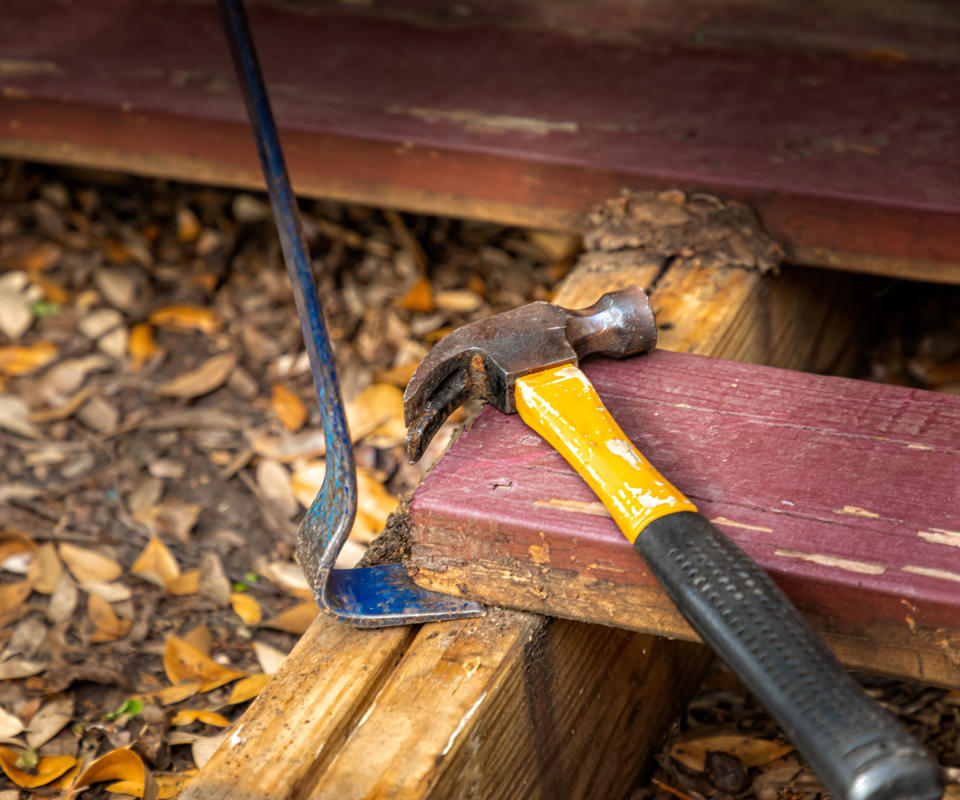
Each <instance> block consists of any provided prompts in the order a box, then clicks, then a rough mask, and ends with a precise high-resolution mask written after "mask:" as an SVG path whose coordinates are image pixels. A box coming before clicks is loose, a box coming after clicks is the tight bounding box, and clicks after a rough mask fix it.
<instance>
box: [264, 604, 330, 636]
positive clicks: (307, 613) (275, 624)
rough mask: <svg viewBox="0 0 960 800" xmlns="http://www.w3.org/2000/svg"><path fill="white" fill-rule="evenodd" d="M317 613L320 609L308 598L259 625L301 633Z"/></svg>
mask: <svg viewBox="0 0 960 800" xmlns="http://www.w3.org/2000/svg"><path fill="white" fill-rule="evenodd" d="M319 613H320V609H319V608H317V604H316V603H314V602H313V601H312V600H310V601H308V602H306V603H298V604H297V605H295V606H293V607H292V608H288V609H287V610H286V611H283V612H281V613H279V614H277V616H275V617H274V618H273V619H268V620H267V621H266V622H263V623H261V625H262V627H264V628H276V629H277V630H280V631H286V632H287V633H296V634H301V633H304V632H306V630H307V628H309V627H310V623H312V622H313V621H314V619H316V617H317V615H318V614H319Z"/></svg>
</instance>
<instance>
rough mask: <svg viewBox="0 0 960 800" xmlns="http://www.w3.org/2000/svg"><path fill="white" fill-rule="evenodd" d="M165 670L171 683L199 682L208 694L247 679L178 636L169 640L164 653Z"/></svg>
mask: <svg viewBox="0 0 960 800" xmlns="http://www.w3.org/2000/svg"><path fill="white" fill-rule="evenodd" d="M163 669H164V671H165V672H166V673H167V678H169V679H170V683H172V684H179V683H184V682H189V681H199V682H200V691H201V692H208V691H210V690H211V689H216V688H217V687H218V686H223V685H224V684H225V683H230V682H231V681H235V680H237V679H238V678H244V677H246V674H247V673H245V672H241V671H240V670H237V669H230V668H229V667H224V666H222V665H220V664H218V663H217V662H216V661H214V660H213V659H211V658H210V657H209V656H207V655H206V654H205V653H203V652H201V651H200V650H198V649H197V648H196V647H194V646H193V645H191V644H189V643H188V642H185V641H184V640H183V639H180V638H178V637H176V636H171V637H169V638H168V639H167V643H166V646H165V648H164V651H163Z"/></svg>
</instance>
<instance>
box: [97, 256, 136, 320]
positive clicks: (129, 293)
mask: <svg viewBox="0 0 960 800" xmlns="http://www.w3.org/2000/svg"><path fill="white" fill-rule="evenodd" d="M93 282H94V285H95V286H96V287H97V289H98V290H99V291H100V294H101V295H103V297H104V299H105V300H106V301H107V302H108V303H109V304H110V305H112V306H115V307H117V308H119V309H121V310H123V311H129V310H130V309H131V308H132V307H133V305H134V302H135V300H136V293H137V282H136V280H134V276H133V274H131V272H130V270H128V269H116V268H113V267H100V268H99V269H96V270H94V271H93Z"/></svg>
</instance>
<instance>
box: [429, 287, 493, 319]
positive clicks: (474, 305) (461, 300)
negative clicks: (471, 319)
mask: <svg viewBox="0 0 960 800" xmlns="http://www.w3.org/2000/svg"><path fill="white" fill-rule="evenodd" d="M434 304H435V305H436V307H437V308H439V309H440V310H441V311H447V312H450V313H453V314H466V313H469V312H471V311H476V310H477V309H478V308H480V306H482V305H483V298H482V297H481V296H480V295H478V294H477V293H476V292H471V291H470V290H469V289H455V290H448V291H443V292H437V293H436V295H434Z"/></svg>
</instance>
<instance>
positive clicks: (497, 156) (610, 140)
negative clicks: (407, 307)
mask: <svg viewBox="0 0 960 800" xmlns="http://www.w3.org/2000/svg"><path fill="white" fill-rule="evenodd" d="M251 17H252V24H253V29H254V32H255V36H256V39H257V44H258V47H259V49H260V53H261V57H262V61H263V64H264V71H265V74H266V76H267V80H268V82H269V84H270V90H271V94H272V100H273V103H274V105H275V108H276V113H277V117H278V120H279V124H280V126H281V129H282V131H283V135H284V144H285V147H286V150H287V155H288V161H289V162H290V166H291V172H292V174H293V175H294V177H295V181H296V183H297V189H298V191H299V192H301V193H303V194H307V195H312V196H321V197H334V198H340V199H345V200H352V201H359V202H366V203H371V204H376V205H378V206H384V205H391V206H396V207H398V208H406V209H410V210H419V211H428V212H432V213H440V214H455V215H459V216H472V217H481V218H486V219H491V220H498V221H502V222H506V223H511V224H521V225H526V226H542V227H550V228H576V227H579V226H580V224H581V222H582V218H583V215H584V214H585V212H586V211H587V210H588V209H589V208H590V207H591V206H592V205H593V204H595V203H597V202H601V201H603V200H605V199H607V198H609V197H615V196H617V195H618V194H620V192H621V191H623V190H630V191H636V190H649V189H664V188H668V187H679V188H681V189H684V190H686V191H693V192H699V191H708V192H711V193H714V194H720V195H724V196H732V197H737V198H740V199H742V200H745V201H746V202H748V204H749V205H750V206H751V207H753V208H754V209H755V210H756V212H757V213H758V215H759V217H760V221H761V223H762V225H763V227H764V228H765V229H766V230H767V231H769V232H770V234H771V235H772V236H773V237H774V238H775V239H776V240H777V241H778V242H780V243H781V244H782V245H784V247H785V248H786V249H787V251H788V253H789V255H790V257H791V259H792V260H794V261H798V262H803V263H808V264H813V265H821V266H826V267H834V268H840V269H846V270H855V271H865V272H875V273H880V274H887V275H897V276H902V277H909V278H915V279H923V280H936V281H953V282H955V281H958V280H960V225H958V219H960V189H958V186H960V179H958V176H960V160H958V159H960V155H958V149H957V148H956V147H951V146H950V143H952V142H955V141H957V139H958V137H960V120H958V117H957V115H956V114H955V113H953V109H954V108H956V107H957V106H958V105H960V94H958V92H960V88H958V87H960V80H958V75H960V44H958V43H960V36H958V35H957V34H958V32H960V15H958V12H957V7H956V4H954V3H952V2H950V0H931V1H930V2H927V3H924V4H923V6H922V10H920V11H918V10H917V9H916V8H914V7H913V5H912V4H903V3H890V2H883V3H870V4H866V3H861V2H854V0H846V2H842V3H833V4H829V6H824V7H821V6H817V7H816V8H813V7H810V8H807V7H806V6H797V4H793V3H788V2H778V1H771V0H751V2H747V3H742V2H738V3H730V2H727V3H705V2H703V0H682V1H680V2H674V3H664V2H644V3H630V2H608V3H602V4H595V3H565V4H562V6H558V5H557V4H546V5H544V4H540V3H529V4H516V3H510V4H502V3H494V4H486V3H477V2H468V3H461V4H458V5H456V6H450V5H449V4H443V3H439V2H433V0H431V1H430V2H422V3H417V4H415V5H414V6H412V7H411V6H409V4H401V3H384V4H379V3H378V4H377V6H376V9H375V10H373V11H371V9H370V8H368V7H365V6H357V5H354V4H350V5H346V6H344V5H342V4H340V5H336V4H303V3H283V4H281V3H273V2H265V3H257V4H253V7H252V9H251ZM774 43H775V44H774ZM0 90H2V91H0V120H3V123H2V124H0V153H2V154H4V155H7V156H14V157H21V158H33V159H39V160H48V161H54V162H59V163H69V164H76V165H81V166H93V167H100V168H108V169H122V170H129V171H132V172H137V173H141V174H148V175H160V176H164V177H173V178H180V179H184V180H189V181H211V182H215V183H219V184H228V185H236V186H245V187H253V188H259V187H260V186H261V178H260V173H259V169H258V167H257V164H256V158H255V154H254V150H253V145H252V141H251V138H250V135H249V131H248V129H247V126H246V118H245V115H244V111H243V107H242V104H241V101H240V97H239V93H238V92H237V91H236V87H235V83H234V78H233V75H232V71H231V69H230V60H229V57H228V54H227V51H226V46H225V43H224V41H223V36H222V34H221V32H220V30H219V22H218V19H217V15H216V10H215V6H214V3H213V2H212V0H203V1H202V2H197V3H190V4H183V3H179V2H176V1H175V0H158V2H152V3H148V4H144V3H141V2H136V0H119V1H118V0H90V1H89V2H85V3H82V4H77V3H74V4H63V3H59V2H56V0H9V1H8V2H7V3H6V4H5V6H4V24H3V26H2V27H0Z"/></svg>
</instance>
